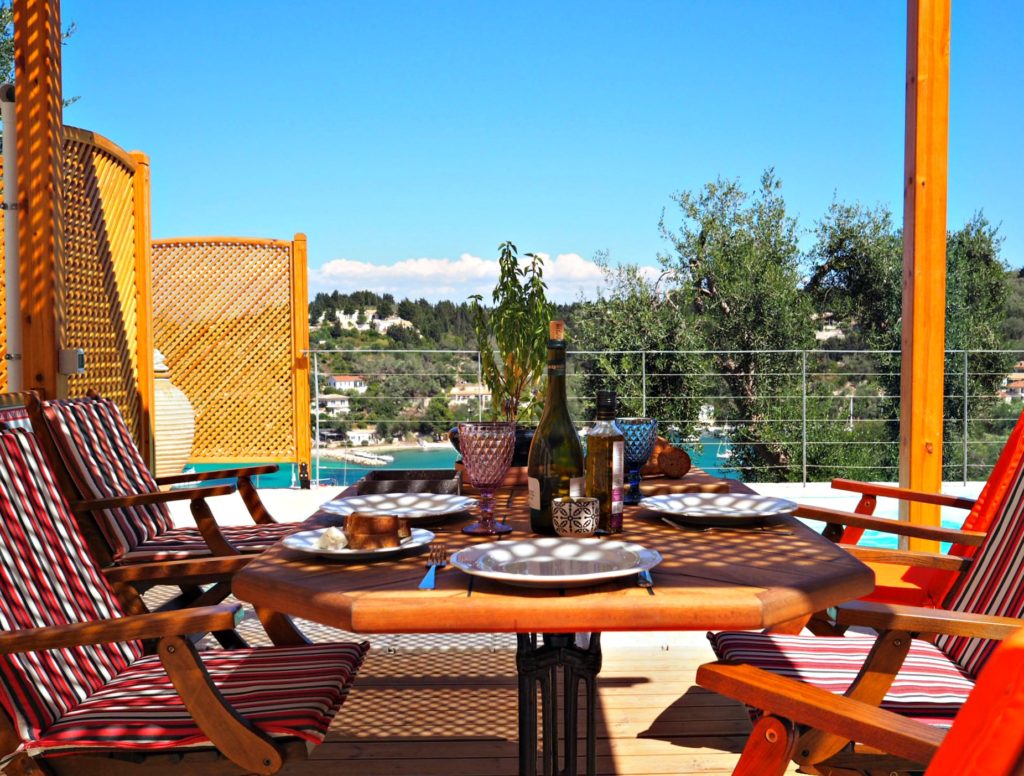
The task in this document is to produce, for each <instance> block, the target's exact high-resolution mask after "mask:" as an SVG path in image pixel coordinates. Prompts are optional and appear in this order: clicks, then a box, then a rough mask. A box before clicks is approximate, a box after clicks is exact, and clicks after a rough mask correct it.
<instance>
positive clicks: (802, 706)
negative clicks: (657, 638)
mask: <svg viewBox="0 0 1024 776" xmlns="http://www.w3.org/2000/svg"><path fill="white" fill-rule="evenodd" d="M867 606H868V607H878V606H879V605H877V604H868V605H867ZM849 619H850V620H851V621H856V620H858V619H859V618H858V616H856V615H853V616H850V618H849ZM864 619H865V620H866V621H872V622H874V623H876V624H879V623H880V622H882V621H884V622H886V624H887V625H889V626H893V627H897V626H902V627H904V628H919V627H928V625H929V623H935V624H934V625H932V626H931V627H934V628H936V629H942V630H946V631H953V630H956V631H958V632H963V631H969V630H971V631H973V630H976V631H980V632H984V633H986V634H987V635H989V636H991V637H992V638H999V637H1002V636H1005V635H1006V634H1007V633H1008V632H1009V633H1010V635H1009V636H1008V637H1007V638H1006V641H1005V642H1004V643H1003V645H1002V646H1001V647H1000V648H999V649H997V650H996V651H995V653H994V654H993V656H992V657H991V659H990V660H989V661H988V663H987V664H986V666H985V668H984V670H983V671H982V672H981V675H980V676H979V677H978V682H977V684H976V685H975V686H974V688H973V689H972V690H971V692H970V694H969V696H968V697H967V699H966V701H965V702H964V704H963V705H962V707H961V708H960V710H959V711H958V712H957V714H956V716H955V718H954V720H953V722H952V727H951V729H950V730H949V732H948V733H946V730H945V727H946V725H945V724H943V725H935V724H927V723H925V722H922V721H919V720H916V719H911V718H908V717H906V716H903V715H901V714H897V713H894V712H892V711H888V710H885V709H881V708H878V707H877V706H876V705H873V704H870V703H866V702H863V701H860V700H855V699H853V698H851V697H844V696H837V695H835V694H833V693H831V692H829V691H827V690H824V689H821V688H820V687H817V686H814V685H809V684H805V683H803V682H799V681H795V680H793V679H789V678H784V677H782V676H779V675H778V674H775V673H772V672H771V671H766V670H764V669H760V668H755V667H754V666H751V665H747V664H728V663H710V664H707V665H704V666H701V667H700V668H699V669H698V671H697V683H698V684H700V685H701V686H702V687H706V688H708V689H710V690H714V691H715V692H719V693H721V694H723V695H728V696H730V697H733V698H736V699H738V700H740V701H742V702H744V703H746V704H747V705H748V706H751V707H753V708H757V709H760V710H761V711H762V712H763V714H762V715H761V716H760V717H759V718H758V719H757V721H756V723H755V725H754V731H753V732H752V733H751V735H750V738H749V739H748V741H747V745H746V747H745V748H744V750H743V754H742V755H741V757H740V761H739V763H738V764H737V766H736V768H735V770H734V771H733V774H734V776H773V774H779V775H781V774H782V773H784V772H785V771H786V768H787V767H788V765H789V762H790V761H791V760H796V761H797V762H800V763H805V764H810V763H811V762H812V761H814V760H815V752H816V751H817V752H820V751H821V750H822V748H823V747H829V746H830V745H831V746H832V748H834V744H835V742H839V743H840V744H845V742H847V741H850V742H857V743H856V744H851V745H849V746H848V747H847V748H846V751H843V752H839V753H836V754H834V755H833V756H832V757H831V759H830V762H831V763H832V764H831V765H824V764H822V763H821V762H815V764H814V765H812V766H811V768H810V769H808V770H806V771H805V772H810V773H825V774H828V773H831V774H836V776H839V774H851V773H860V772H865V771H866V772H869V773H879V772H884V773H898V772H899V771H901V770H911V771H920V769H921V766H922V765H928V769H927V771H926V776H966V774H987V775H989V776H1020V774H1021V773H1022V770H1021V768H1022V767H1024V629H1019V628H1018V629H1017V630H1015V631H1011V628H1013V626H1012V625H1011V624H1010V623H1001V622H998V621H991V622H986V618H979V619H973V618H971V619H970V620H969V621H968V620H967V619H963V620H960V621H959V622H957V623H954V622H952V621H950V620H949V618H947V617H941V616H940V617H938V618H937V617H936V613H935V612H928V613H927V614H916V615H911V614H904V615H900V614H899V613H897V612H886V613H880V612H878V611H877V610H876V611H875V612H874V613H873V614H871V615H869V616H868V617H866V618H864ZM1011 622H1012V621H1011ZM1016 624H1017V625H1020V624H1021V623H1020V621H1017V622H1016ZM901 635H903V634H901ZM895 637H896V636H895V632H892V631H890V632H888V633H887V634H885V635H884V636H883V637H882V638H884V639H886V640H887V641H889V642H890V643H891V642H892V641H893V639H894V638H895ZM883 651H884V648H879V650H878V654H881V653H882V652H883ZM870 682H871V679H870V678H869V677H868V674H867V672H865V673H864V679H863V683H864V684H865V685H866V684H868V683H870ZM861 694H862V695H865V694H867V693H866V692H864V691H862V692H861ZM876 694H877V691H876ZM883 768H884V769H883Z"/></svg>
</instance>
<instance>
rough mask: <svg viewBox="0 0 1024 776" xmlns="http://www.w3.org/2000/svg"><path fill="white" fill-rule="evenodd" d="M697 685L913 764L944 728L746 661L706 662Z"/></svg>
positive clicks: (928, 754)
mask: <svg viewBox="0 0 1024 776" xmlns="http://www.w3.org/2000/svg"><path fill="white" fill-rule="evenodd" d="M697 684H699V685H700V686H701V687H705V688H707V689H709V690H713V691H715V692H717V693H720V694H722V695H727V696H729V697H730V698H736V699H737V700H739V701H742V702H743V703H745V704H747V705H748V706H753V707H754V708H758V709H763V710H764V711H765V712H767V713H769V714H773V715H775V716H778V717H784V718H786V719H789V720H792V721H793V722H796V723H798V724H802V725H811V726H813V727H814V728H816V729H817V730H823V731H825V732H827V733H832V734H834V735H838V736H842V737H843V738H845V739H847V740H850V741H859V742H862V743H865V744H867V745H868V746H871V745H875V746H878V747H880V748H882V747H884V750H885V751H886V752H889V753H891V754H894V755H896V756H898V757H905V758H906V759H908V760H913V761H914V762H918V763H927V762H928V761H929V760H931V758H932V757H933V756H934V755H935V752H936V751H937V750H938V748H939V744H941V743H942V739H943V738H944V737H945V731H944V730H941V729H940V728H936V727H932V726H931V725H926V724H924V723H923V722H917V721H916V720H912V719H908V718H907V717H903V716H900V715H899V714H894V713H893V712H890V711H886V710H884V709H879V708H876V707H874V706H869V705H868V704H866V703H861V702H860V701H855V700H852V699H850V698H847V697H845V696H842V695H835V694H833V693H831V692H828V691H827V690H823V689H821V688H820V687H815V686H813V685H810V684H804V683H803V682H798V681H796V680H795V679H787V678H786V677H783V676H778V675H777V674H773V673H771V672H770V671H764V670H762V669H760V668H755V667H754V666H751V665H746V664H739V665H731V664H728V663H721V662H719V663H707V664H705V665H702V666H701V667H700V668H698V669H697Z"/></svg>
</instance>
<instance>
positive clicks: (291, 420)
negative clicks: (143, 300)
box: [153, 238, 305, 462]
mask: <svg viewBox="0 0 1024 776" xmlns="http://www.w3.org/2000/svg"><path fill="white" fill-rule="evenodd" d="M292 251H293V244H292V243H291V242H287V241H281V240H244V239H235V238H202V239H181V240H177V239H171V240H158V241H156V242H154V243H153V337H154V344H155V346H156V348H157V349H158V350H159V351H160V352H162V353H163V354H164V357H165V358H166V361H167V365H168V366H169V367H170V368H171V373H170V375H171V381H172V382H173V383H174V384H175V385H176V386H178V388H180V389H181V390H182V391H184V393H185V395H186V396H187V397H188V399H189V401H190V402H191V403H192V406H193V408H194V410H195V413H196V438H195V442H194V444H193V447H192V460H194V461H210V462H213V461H217V462H259V461H295V460H296V459H297V447H296V444H297V443H296V433H295V427H296V424H295V414H294V412H295V408H296V397H295V387H294V386H295V383H294V369H295V364H294V361H295V358H294V355H293V351H292V348H293V344H292V343H293V341H294V336H295V334H294V332H293V320H292V295H293V293H294V290H295V288H296V279H295V278H294V277H293V272H292ZM303 285H304V284H303ZM301 291H302V293H303V294H304V293H305V289H304V288H303V289H301ZM302 301H303V303H304V302H305V300H302Z"/></svg>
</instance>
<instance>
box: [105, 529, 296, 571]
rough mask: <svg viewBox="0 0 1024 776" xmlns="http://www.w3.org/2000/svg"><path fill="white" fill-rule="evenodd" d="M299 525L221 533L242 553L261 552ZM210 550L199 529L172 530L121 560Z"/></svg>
mask: <svg viewBox="0 0 1024 776" xmlns="http://www.w3.org/2000/svg"><path fill="white" fill-rule="evenodd" d="M300 526H301V523H259V524H256V523H254V524H252V525H224V526H220V532H221V533H222V534H224V538H226V539H227V540H228V541H229V542H231V544H233V545H234V546H235V547H237V548H238V550H239V551H241V552H263V550H265V549H267V548H268V547H269V546H270V545H272V544H274V543H276V542H277V541H279V540H280V539H282V538H284V537H285V536H287V535H288V534H290V533H293V532H294V531H295V530H296V529H297V528H299V527H300ZM209 554H210V548H209V546H208V545H207V544H206V541H205V540H204V539H203V535H202V534H201V533H200V532H199V529H198V528H172V529H171V530H170V531H165V532H163V533H162V534H160V535H159V536H154V537H152V538H151V539H147V540H146V541H145V542H143V543H142V544H140V545H139V546H138V547H136V548H135V549H133V550H131V551H130V552H126V553H125V554H124V555H123V556H122V560H123V561H126V562H131V563H142V562H144V561H155V560H173V559H177V558H193V557H196V556H198V555H209Z"/></svg>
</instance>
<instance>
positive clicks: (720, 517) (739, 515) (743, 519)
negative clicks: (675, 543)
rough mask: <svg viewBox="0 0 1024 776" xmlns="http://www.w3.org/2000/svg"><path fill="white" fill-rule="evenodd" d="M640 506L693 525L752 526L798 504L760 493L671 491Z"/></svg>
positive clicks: (789, 512) (645, 499) (641, 502)
mask: <svg viewBox="0 0 1024 776" xmlns="http://www.w3.org/2000/svg"><path fill="white" fill-rule="evenodd" d="M640 506H641V507H643V508H645V509H650V510H653V511H655V512H661V513H662V514H665V515H670V516H671V517H672V519H673V520H675V521H676V522H679V523H690V524H693V525H717V526H725V525H750V524H753V523H759V522H761V521H763V520H766V519H768V518H770V517H779V516H781V515H789V514H792V512H793V510H794V509H796V508H797V504H796V503H794V502H792V501H787V500H786V499H784V498H776V497H775V496H762V495H759V494H757V493H671V494H667V495H663V496H648V497H647V498H644V499H641V501H640Z"/></svg>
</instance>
